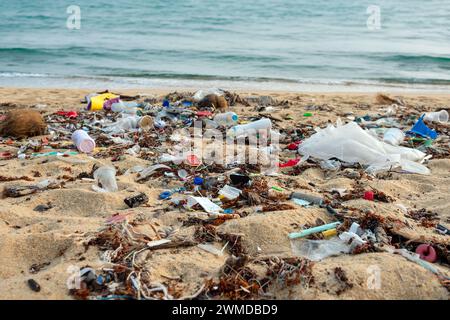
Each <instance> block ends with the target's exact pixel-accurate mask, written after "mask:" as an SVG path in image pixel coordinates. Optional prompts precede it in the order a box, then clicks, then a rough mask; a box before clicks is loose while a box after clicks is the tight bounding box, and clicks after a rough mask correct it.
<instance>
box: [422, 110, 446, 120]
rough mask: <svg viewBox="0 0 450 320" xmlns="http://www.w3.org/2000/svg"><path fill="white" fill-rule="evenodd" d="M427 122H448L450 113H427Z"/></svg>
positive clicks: (442, 111)
mask: <svg viewBox="0 0 450 320" xmlns="http://www.w3.org/2000/svg"><path fill="white" fill-rule="evenodd" d="M423 120H425V121H430V122H441V123H446V122H448V112H447V111H446V110H441V111H437V112H427V113H425V117H424V118H423Z"/></svg>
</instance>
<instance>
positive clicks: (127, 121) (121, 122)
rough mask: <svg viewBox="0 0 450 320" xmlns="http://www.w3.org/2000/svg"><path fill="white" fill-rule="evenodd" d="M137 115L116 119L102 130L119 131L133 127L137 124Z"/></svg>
mask: <svg viewBox="0 0 450 320" xmlns="http://www.w3.org/2000/svg"><path fill="white" fill-rule="evenodd" d="M138 121H139V117H136V116H129V117H125V118H121V119H118V120H117V122H115V123H113V124H111V125H109V126H107V127H106V128H105V129H104V130H105V131H106V132H112V133H121V132H127V131H130V130H131V129H135V128H137V126H138Z"/></svg>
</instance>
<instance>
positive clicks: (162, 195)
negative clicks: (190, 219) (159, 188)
mask: <svg viewBox="0 0 450 320" xmlns="http://www.w3.org/2000/svg"><path fill="white" fill-rule="evenodd" d="M171 195H172V194H171V193H170V191H163V192H161V193H160V194H159V198H160V199H167V198H169V197H170V196H171Z"/></svg>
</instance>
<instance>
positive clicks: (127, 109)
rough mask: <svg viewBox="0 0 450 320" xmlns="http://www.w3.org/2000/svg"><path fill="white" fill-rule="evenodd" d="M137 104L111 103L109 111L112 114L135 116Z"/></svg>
mask: <svg viewBox="0 0 450 320" xmlns="http://www.w3.org/2000/svg"><path fill="white" fill-rule="evenodd" d="M137 107H138V104H137V103H136V102H123V101H121V100H119V102H116V103H113V104H112V105H111V111H113V112H123V113H129V114H136V112H137Z"/></svg>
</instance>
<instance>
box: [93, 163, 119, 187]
mask: <svg viewBox="0 0 450 320" xmlns="http://www.w3.org/2000/svg"><path fill="white" fill-rule="evenodd" d="M94 179H95V180H97V184H99V185H101V187H102V188H103V189H104V190H105V191H107V192H116V191H118V190H119V187H118V186H117V181H116V169H115V168H114V167H112V166H103V167H100V168H98V169H97V170H95V171H94Z"/></svg>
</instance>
